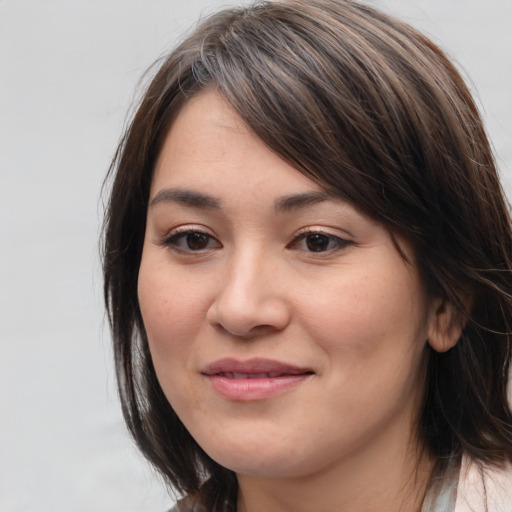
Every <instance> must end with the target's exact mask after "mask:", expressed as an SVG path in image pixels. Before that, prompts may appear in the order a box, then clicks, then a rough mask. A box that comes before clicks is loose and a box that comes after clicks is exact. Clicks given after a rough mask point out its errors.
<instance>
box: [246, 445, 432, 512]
mask: <svg viewBox="0 0 512 512" xmlns="http://www.w3.org/2000/svg"><path fill="white" fill-rule="evenodd" d="M403 439H404V438H403V437H402V443H401V444H399V445H398V446H400V448H399V450H398V451H397V450H396V447H397V444H395V443H389V444H388V443H385V444H384V445H382V446H379V447H373V449H375V448H378V449H379V451H377V452H375V451H373V450H372V453H373V456H371V455H372V454H370V453H366V454H361V453H358V454H357V455H354V456H349V457H346V458H344V460H343V461H342V462H340V463H337V464H335V465H333V466H332V467H328V468H324V469H323V470H322V471H318V472H316V473H312V474H308V475H306V476H298V477H294V478H279V479H276V478H273V479H267V478H264V477H255V476H253V475H251V476H249V475H237V478H238V483H239V492H238V504H237V510H238V512H285V511H290V510H293V511H294V512H310V511H312V510H314V511H315V512H397V511H400V512H402V511H403V512H420V511H421V507H422V502H423V499H424V496H425V493H426V490H427V486H428V483H429V481H430V477H431V473H432V469H433V461H432V459H431V458H430V457H429V456H428V455H426V454H425V453H423V452H422V450H421V449H420V447H419V446H418V443H416V445H415V446H414V445H411V443H404V442H403ZM388 441H389V440H388ZM390 447H391V448H390ZM375 453H378V454H379V456H378V457H375V456H374V454H375Z"/></svg>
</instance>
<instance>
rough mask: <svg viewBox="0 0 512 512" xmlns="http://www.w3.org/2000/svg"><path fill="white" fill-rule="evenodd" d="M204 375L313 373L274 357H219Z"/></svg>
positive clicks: (206, 369)
mask: <svg viewBox="0 0 512 512" xmlns="http://www.w3.org/2000/svg"><path fill="white" fill-rule="evenodd" d="M201 373H203V374H204V375H208V376H212V375H219V374H223V373H242V374H251V373H257V374H262V373H272V374H279V375H300V374H303V373H313V370H311V368H307V367H301V366H295V365H292V364H288V363H282V362H280V361H274V360H272V359H263V358H254V359H248V360H246V361H239V360H237V359H233V358H226V359H219V360H218V361H215V362H213V363H211V364H209V365H208V366H206V367H205V368H204V369H203V371H202V372H201Z"/></svg>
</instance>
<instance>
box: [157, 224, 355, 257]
mask: <svg viewBox="0 0 512 512" xmlns="http://www.w3.org/2000/svg"><path fill="white" fill-rule="evenodd" d="M193 236H195V237H197V239H196V240H195V241H196V242H199V243H201V242H206V245H205V246H204V247H199V248H195V249H194V248H192V247H191V246H190V244H191V242H193V240H192V239H190V238H189V237H193ZM201 237H202V240H201ZM308 239H309V240H308ZM181 241H184V243H185V244H186V245H187V247H183V246H181V245H180V242H181ZM212 242H213V244H214V245H213V246H212V245H211V244H212ZM308 242H310V244H308ZM158 243H159V245H162V246H165V247H168V248H170V249H172V250H174V251H176V252H182V253H203V252H204V251H207V250H210V249H219V248H221V247H222V244H221V243H220V242H219V241H218V240H217V239H216V238H215V237H213V236H212V235H210V234H209V233H206V232H205V231H202V230H200V229H191V228H189V227H185V228H183V229H179V228H178V229H176V230H173V231H172V232H171V234H170V235H166V236H165V237H164V238H163V239H162V240H160V241H159V242H158ZM302 243H304V244H306V245H305V248H303V249H302V250H303V251H304V252H307V253H313V254H315V253H316V254H321V253H332V252H334V251H336V250H341V249H344V248H345V247H347V246H349V245H351V243H352V242H350V241H349V240H345V239H343V238H341V237H339V236H336V235H333V234H330V233H325V232H324V231H316V230H308V231H303V232H302V233H300V234H298V235H297V236H296V237H295V238H294V239H293V240H292V242H291V243H290V244H288V245H287V247H286V248H287V249H296V248H298V246H299V245H300V244H302ZM325 243H327V246H325V247H324V245H325ZM313 244H317V247H316V248H313V247H314V246H313ZM332 245H334V247H332ZM316 249H319V250H316Z"/></svg>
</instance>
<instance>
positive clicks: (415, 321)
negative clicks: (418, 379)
mask: <svg viewBox="0 0 512 512" xmlns="http://www.w3.org/2000/svg"><path fill="white" fill-rule="evenodd" d="M401 267H403V263H402V262H400V266H398V267H397V271H395V272H394V273H393V275H390V276H389V277H388V275H387V273H384V272H383V273H378V272H373V273H372V274H369V273H360V272H357V271H356V269H354V271H353V272H345V273H344V274H343V277H342V278H340V279H337V280H331V281H329V282H325V283H323V286H322V287H321V289H322V293H320V294H318V293H317V294H315V293H314V292H311V293H305V294H304V296H305V297H308V300H304V301H302V303H301V306H300V307H301V309H302V311H303V312H302V315H301V316H302V317H303V318H305V319H306V322H307V324H308V325H309V329H310V330H313V331H314V332H312V333H311V335H312V336H313V337H314V338H315V340H316V341H317V343H318V344H319V345H321V346H322V348H323V349H324V350H325V351H326V352H327V353H329V354H340V355H341V356H342V357H343V358H347V361H348V360H350V361H351V362H352V363H353V364H357V365H360V366H361V367H362V368H363V369H364V370H365V371H366V369H367V368H368V369H369V370H370V371H374V369H375V368H374V366H373V365H372V362H375V365H377V366H379V365H381V364H382V363H384V362H386V361H389V362H390V363H394V364H396V365H399V364H400V361H403V359H409V360H410V358H411V357H419V356H418V354H420V353H421V351H422V349H423V345H424V342H425V340H426V335H427V325H428V315H429V312H428V310H429V307H428V301H427V300H426V298H425V294H424V292H423V289H422V287H421V285H420V283H419V280H418V279H417V278H416V276H415V275H411V274H409V272H408V270H407V269H406V268H405V267H403V268H401ZM370 276H371V277H370Z"/></svg>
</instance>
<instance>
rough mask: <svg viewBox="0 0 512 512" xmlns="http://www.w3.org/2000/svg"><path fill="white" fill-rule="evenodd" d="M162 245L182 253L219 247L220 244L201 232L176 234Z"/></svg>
mask: <svg viewBox="0 0 512 512" xmlns="http://www.w3.org/2000/svg"><path fill="white" fill-rule="evenodd" d="M164 245H165V246H167V247H169V248H171V249H176V250H179V251H182V252H197V251H204V250H207V249H217V248H219V247H221V244H220V243H219V242H218V241H217V240H216V239H215V238H213V236H211V235H208V234H207V233H203V232H201V231H183V232H181V233H176V234H174V235H171V236H170V237H169V238H167V239H166V240H165V241H164Z"/></svg>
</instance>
